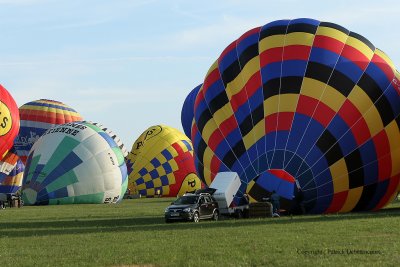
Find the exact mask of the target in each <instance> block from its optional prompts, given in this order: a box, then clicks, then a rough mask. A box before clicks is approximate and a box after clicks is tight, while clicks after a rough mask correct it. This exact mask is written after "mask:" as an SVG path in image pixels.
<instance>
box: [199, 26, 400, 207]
mask: <svg viewBox="0 0 400 267" xmlns="http://www.w3.org/2000/svg"><path fill="white" fill-rule="evenodd" d="M399 79H400V74H399V72H397V71H396V70H395V67H394V64H393V63H392V61H391V60H390V59H389V58H388V56H387V55H386V54H385V53H384V52H382V51H381V50H379V49H377V48H375V46H374V45H373V44H372V43H371V42H370V41H368V40H367V39H366V38H365V37H363V36H361V35H359V34H357V33H355V32H352V31H349V30H347V29H345V28H344V27H342V26H340V25H337V24H334V23H329V22H321V21H317V20H313V19H294V20H278V21H273V22H271V23H268V24H266V25H264V26H261V27H257V28H254V29H251V30H249V31H248V32H246V33H244V34H243V35H242V36H241V37H239V38H238V39H237V40H235V41H233V42H232V43H231V44H230V45H229V46H228V47H227V48H226V49H225V50H224V51H223V52H222V53H221V55H220V56H219V58H218V59H217V60H216V61H215V62H214V64H213V65H212V66H211V67H210V69H209V71H208V73H207V75H206V77H205V80H204V83H203V86H202V87H201V88H200V90H199V92H198V94H197V97H196V100H195V105H194V117H195V122H194V124H193V127H192V141H193V145H194V150H195V154H196V164H197V166H196V167H197V169H198V170H199V175H200V177H201V178H202V180H203V181H204V182H206V183H207V184H209V183H210V181H211V180H212V179H213V177H214V175H215V174H216V173H218V172H221V171H235V172H237V173H238V174H239V175H240V177H241V180H242V187H241V188H240V190H239V191H240V192H239V193H238V194H237V195H236V197H235V202H240V201H241V196H242V195H243V194H244V193H248V195H249V196H250V198H251V201H260V200H262V198H264V197H267V196H268V195H269V194H270V193H271V192H272V191H276V192H277V193H278V194H279V195H280V196H281V199H284V201H283V202H286V203H287V205H284V206H285V208H286V209H290V206H291V205H293V204H295V203H293V199H294V197H295V196H296V194H297V192H298V191H299V190H302V192H303V203H304V207H305V211H306V212H307V213H332V212H350V211H361V210H377V209H380V208H382V207H384V206H385V205H386V204H388V203H389V202H390V201H391V200H392V199H393V198H394V197H395V195H396V192H397V190H396V189H397V188H398V185H399V179H400V164H399V162H400V133H399V123H400V119H399V114H400V82H399ZM281 206H282V205H281Z"/></svg>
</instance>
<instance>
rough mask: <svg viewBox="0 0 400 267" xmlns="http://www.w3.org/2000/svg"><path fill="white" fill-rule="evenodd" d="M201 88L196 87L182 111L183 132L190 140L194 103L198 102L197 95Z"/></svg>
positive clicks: (187, 98) (186, 100) (184, 103)
mask: <svg viewBox="0 0 400 267" xmlns="http://www.w3.org/2000/svg"><path fill="white" fill-rule="evenodd" d="M200 88H201V84H200V85H198V86H196V87H195V88H194V89H193V90H192V91H190V93H189V94H188V95H187V97H186V99H185V101H184V102H183V106H182V111H181V122H182V127H183V131H184V132H185V134H186V135H187V136H188V137H189V138H190V137H191V130H192V122H193V118H194V101H195V100H196V96H197V93H198V92H199V90H200Z"/></svg>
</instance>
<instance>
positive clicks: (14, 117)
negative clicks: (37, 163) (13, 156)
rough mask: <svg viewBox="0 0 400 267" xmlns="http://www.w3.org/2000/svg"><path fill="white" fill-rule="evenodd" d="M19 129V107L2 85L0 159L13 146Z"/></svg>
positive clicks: (0, 90) (0, 98) (0, 101)
mask: <svg viewBox="0 0 400 267" xmlns="http://www.w3.org/2000/svg"><path fill="white" fill-rule="evenodd" d="M19 128H20V119H19V111H18V106H17V104H16V103H15V100H14V98H13V97H12V96H11V95H10V93H9V92H8V91H7V90H6V89H5V88H4V87H3V86H2V85H0V159H1V158H3V156H4V155H5V154H6V153H7V151H8V150H9V149H11V147H12V146H13V141H14V139H15V137H16V136H17V134H18V131H19Z"/></svg>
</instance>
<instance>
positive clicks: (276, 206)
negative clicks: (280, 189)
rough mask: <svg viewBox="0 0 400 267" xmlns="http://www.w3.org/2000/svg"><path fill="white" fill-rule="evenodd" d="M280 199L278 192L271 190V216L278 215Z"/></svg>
mask: <svg viewBox="0 0 400 267" xmlns="http://www.w3.org/2000/svg"><path fill="white" fill-rule="evenodd" d="M280 200H281V197H280V196H279V195H278V193H276V192H275V190H273V191H272V194H271V204H272V216H274V217H279V210H280V208H281V203H280Z"/></svg>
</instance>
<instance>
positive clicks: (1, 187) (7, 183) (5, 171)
mask: <svg viewBox="0 0 400 267" xmlns="http://www.w3.org/2000/svg"><path fill="white" fill-rule="evenodd" d="M24 168H25V166H24V164H23V163H22V161H21V160H20V159H19V157H18V156H17V155H16V152H15V150H14V149H13V148H12V149H11V150H10V151H8V153H7V154H6V155H5V156H4V157H3V159H2V160H1V161H0V194H15V193H16V192H17V191H18V190H19V189H20V188H21V186H22V176H23V174H24Z"/></svg>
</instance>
